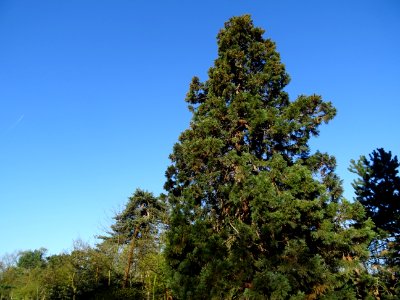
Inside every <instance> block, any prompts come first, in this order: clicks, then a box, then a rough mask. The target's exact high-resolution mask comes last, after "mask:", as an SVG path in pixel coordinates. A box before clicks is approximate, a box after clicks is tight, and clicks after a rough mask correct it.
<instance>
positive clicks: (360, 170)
mask: <svg viewBox="0 0 400 300" xmlns="http://www.w3.org/2000/svg"><path fill="white" fill-rule="evenodd" d="M399 166H400V164H399V162H398V160H397V156H394V157H393V156H392V153H391V151H388V152H387V151H385V150H384V149H383V148H378V149H376V150H374V151H373V152H372V153H371V154H370V155H369V158H367V157H365V156H361V157H360V158H359V159H358V161H354V160H352V161H351V166H350V168H349V170H350V171H351V172H353V173H355V174H357V175H358V178H357V179H356V180H354V182H353V187H354V191H355V194H356V200H357V201H359V202H360V203H361V204H362V205H363V206H364V207H365V211H366V217H369V218H371V219H372V221H373V222H374V224H375V231H376V238H375V239H374V240H372V242H371V244H370V247H369V248H370V251H371V257H370V259H369V265H372V267H373V268H374V269H378V273H376V271H375V272H374V273H375V274H374V275H376V277H378V278H380V279H381V281H382V282H384V283H385V284H384V285H385V288H383V286H384V285H383V284H381V286H382V287H381V288H380V289H378V291H379V293H380V294H382V295H383V296H387V295H393V294H395V295H397V296H400V286H399V285H398V281H399V278H400V267H399V266H400V176H399V174H398V173H399Z"/></svg>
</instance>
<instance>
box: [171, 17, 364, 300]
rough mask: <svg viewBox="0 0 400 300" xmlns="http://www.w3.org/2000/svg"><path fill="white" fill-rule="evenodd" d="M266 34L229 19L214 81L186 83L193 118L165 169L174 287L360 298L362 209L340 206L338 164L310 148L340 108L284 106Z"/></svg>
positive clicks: (311, 100) (190, 292) (283, 79)
mask: <svg viewBox="0 0 400 300" xmlns="http://www.w3.org/2000/svg"><path fill="white" fill-rule="evenodd" d="M263 34H264V30H262V29H260V28H257V27H254V26H253V23H252V20H251V18H250V16H248V15H245V16H241V17H234V18H231V19H230V20H229V21H228V22H227V23H225V28H224V29H222V30H221V31H220V33H219V34H218V58H217V59H216V60H215V64H214V66H213V67H211V68H210V69H209V72H208V80H206V81H205V82H201V81H200V80H199V78H197V77H194V78H193V79H192V82H191V84H190V89H189V92H188V94H187V97H186V101H187V102H188V103H189V109H190V111H191V112H192V113H193V117H192V121H191V124H190V128H189V129H187V130H185V131H184V132H183V133H182V134H181V136H180V138H179V142H178V143H177V144H175V146H174V149H173V153H172V154H171V156H170V158H171V160H172V164H171V166H170V167H168V169H167V171H166V176H167V181H166V184H165V189H166V190H167V191H168V201H169V202H170V204H171V218H170V224H169V225H170V228H169V231H168V233H167V240H168V241H167V245H166V249H165V255H166V259H167V263H168V266H169V271H170V274H169V278H170V286H171V288H172V289H173V292H174V294H175V296H176V297H177V298H180V299H213V298H215V299H223V298H224V299H225V298H240V297H243V296H248V297H254V298H258V299H260V298H265V297H268V298H269V299H288V298H290V297H299V299H302V298H304V297H306V296H307V297H309V299H314V298H316V297H320V298H322V297H324V296H325V297H327V298H332V297H336V298H342V299H351V298H354V297H355V296H356V294H357V289H356V288H355V287H354V286H353V285H349V284H348V283H349V282H352V283H354V282H355V281H356V280H357V278H356V277H357V276H360V275H359V274H361V273H362V272H363V270H362V268H361V267H360V264H359V259H360V258H362V257H364V256H366V255H367V251H366V246H365V245H366V242H367V241H368V239H369V237H370V231H369V229H368V225H369V224H366V227H360V228H355V227H354V226H353V225H352V224H353V223H354V222H353V220H355V219H360V218H362V216H363V209H362V207H361V206H360V205H359V204H357V203H355V204H350V203H349V202H346V201H345V200H343V199H342V196H341V194H342V188H341V183H340V180H339V178H338V177H337V175H336V174H335V173H334V168H335V159H334V158H333V157H331V156H329V155H328V154H325V153H320V152H317V153H314V154H311V153H310V149H309V146H308V141H309V139H310V137H312V136H317V135H318V133H319V130H318V128H319V126H320V125H321V124H322V123H323V122H325V123H326V122H328V121H329V120H331V119H332V118H333V117H334V115H335V113H336V110H335V108H334V107H333V106H332V104H331V103H330V102H324V101H323V100H322V98H321V97H320V96H318V95H312V96H304V95H301V96H299V97H298V98H297V99H296V100H295V101H289V97H288V94H287V93H286V92H285V91H284V88H285V86H286V85H287V84H288V83H289V76H288V74H287V73H286V71H285V67H284V65H283V64H282V63H281V61H280V56H279V54H278V52H277V51H276V47H275V44H274V43H273V42H272V41H271V40H270V39H265V38H264V37H263ZM293 299H295V298H293Z"/></svg>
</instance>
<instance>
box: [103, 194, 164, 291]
mask: <svg viewBox="0 0 400 300" xmlns="http://www.w3.org/2000/svg"><path fill="white" fill-rule="evenodd" d="M164 214H165V206H164V203H163V202H162V201H160V199H158V198H156V197H154V196H153V194H152V193H149V192H145V191H143V190H140V189H137V190H136V191H135V192H134V193H133V195H132V196H131V197H129V201H128V203H127V204H126V207H125V209H124V210H123V211H122V212H121V213H120V214H118V215H117V216H116V217H115V220H116V222H115V224H113V225H111V230H112V232H110V236H108V237H102V238H103V239H105V240H109V241H114V242H117V243H118V244H119V245H127V246H128V247H127V249H126V250H127V259H126V263H125V271H124V279H123V282H122V286H123V287H128V283H129V279H130V273H131V267H132V264H133V262H134V259H135V257H134V255H135V253H136V254H139V253H141V252H143V251H146V249H147V250H148V249H152V248H154V243H155V242H156V240H155V239H156V238H157V236H158V234H159V231H160V229H161V226H160V225H161V223H162V219H163V218H164ZM138 245H139V246H140V247H137V246H138Z"/></svg>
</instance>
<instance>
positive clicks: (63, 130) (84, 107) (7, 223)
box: [0, 0, 400, 255]
mask: <svg viewBox="0 0 400 300" xmlns="http://www.w3.org/2000/svg"><path fill="white" fill-rule="evenodd" d="M245 13H249V14H251V15H252V17H253V20H254V23H255V25H257V26H260V27H263V28H264V29H266V30H267V33H266V35H265V36H266V37H270V38H272V39H273V40H274V41H275V42H276V43H277V48H278V51H279V52H280V53H281V58H282V61H283V63H285V65H286V68H287V71H288V73H289V74H290V76H291V78H292V81H291V83H290V84H289V86H288V87H287V91H288V92H289V94H290V96H291V99H294V98H296V97H297V96H298V95H300V94H312V93H316V94H321V95H322V96H323V98H324V99H325V100H330V101H332V102H333V104H334V105H335V106H336V107H337V109H338V115H337V117H336V118H335V119H334V120H333V121H332V122H331V123H330V124H328V125H326V126H323V127H322V129H321V135H320V137H318V138H317V139H314V140H312V142H311V144H312V147H313V149H314V150H317V149H319V150H321V151H327V152H329V153H330V154H332V155H335V156H336V158H337V161H338V168H337V172H338V174H339V175H340V176H341V178H342V179H343V180H344V187H345V196H346V197H347V198H349V199H351V198H352V197H353V192H352V189H351V185H350V183H351V181H352V179H353V178H354V177H353V175H352V174H350V173H349V172H348V171H347V168H348V166H349V161H350V159H352V158H358V156H359V155H361V154H368V153H370V152H371V151H372V150H373V149H375V148H377V147H384V148H385V149H387V150H391V151H392V152H393V153H394V154H397V155H400V139H399V137H400V134H399V129H400V118H399V113H400V104H399V97H400V55H399V53H400V34H399V32H400V3H399V2H398V1H396V0H392V1H389V0H387V1H367V0H363V1H333V0H332V1H320V0H315V1H295V0H292V1H289V0H287V1H265V0H263V1H233V0H229V1H228V0H223V1H215V0H214V1H210V0H207V1H174V0H170V1H134V0H131V1H124V0H119V1H105V0H103V1H99V0H92V1H90V0H70V1H50V0H49V1H40V0H39V1H22V0H21V1H18V0H17V1H11V0H2V1H0V45H1V46H0V204H1V206H0V255H3V254H4V253H11V252H14V251H17V250H26V249H37V248H40V247H45V248H47V249H48V250H49V253H50V254H55V253H59V252H61V251H64V250H66V251H68V250H69V249H71V246H72V242H73V240H75V239H82V240H84V241H88V242H91V243H93V242H94V241H95V240H94V238H93V236H95V235H97V234H102V233H103V232H104V230H105V229H106V228H107V226H108V225H109V224H110V222H111V217H112V216H113V215H114V214H115V212H117V211H119V210H120V209H121V208H122V207H123V205H124V204H125V203H126V200H127V198H128V196H129V195H130V194H131V193H132V192H133V191H134V190H135V189H136V188H137V187H140V188H143V189H147V190H149V191H153V192H154V193H155V194H158V193H160V192H162V186H163V184H164V172H165V169H166V167H167V165H168V163H169V160H168V155H169V153H170V152H171V150H172V146H173V144H174V143H175V142H176V141H177V138H178V136H179V133H180V132H181V131H183V130H184V129H185V128H186V127H187V126H188V124H189V121H190V114H189V112H188V111H187V107H186V103H185V102H184V98H185V94H186V92H187V90H188V84H189V82H190V80H191V78H192V77H193V76H194V75H198V76H200V78H201V79H202V80H205V79H206V74H207V70H208V68H209V67H210V66H211V65H212V63H213V61H214V59H215V58H216V50H217V48H216V38H215V37H216V35H217V33H218V31H219V29H220V28H222V27H223V24H224V22H225V21H227V20H228V18H229V17H231V16H234V15H242V14H245Z"/></svg>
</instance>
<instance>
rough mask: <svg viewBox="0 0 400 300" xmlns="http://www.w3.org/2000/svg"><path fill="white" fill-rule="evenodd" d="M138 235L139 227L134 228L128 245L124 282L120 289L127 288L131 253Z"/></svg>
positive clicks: (131, 259)
mask: <svg viewBox="0 0 400 300" xmlns="http://www.w3.org/2000/svg"><path fill="white" fill-rule="evenodd" d="M138 233H139V227H136V228H135V231H134V233H133V236H132V240H131V242H130V244H129V252H128V261H127V263H126V267H125V275H124V281H123V282H122V287H123V288H126V287H127V286H128V280H129V272H130V270H131V265H132V261H133V252H134V250H135V241H136V236H137V234H138Z"/></svg>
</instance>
